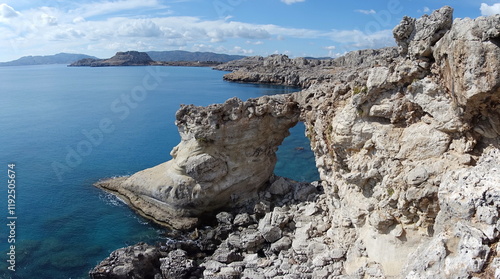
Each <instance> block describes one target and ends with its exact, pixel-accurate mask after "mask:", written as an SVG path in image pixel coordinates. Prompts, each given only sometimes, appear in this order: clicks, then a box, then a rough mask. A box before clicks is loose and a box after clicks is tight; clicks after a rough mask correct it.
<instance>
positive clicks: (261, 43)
mask: <svg viewBox="0 0 500 279" xmlns="http://www.w3.org/2000/svg"><path fill="white" fill-rule="evenodd" d="M245 43H246V44H248V45H263V44H264V42H263V41H256V42H254V41H246V42H245Z"/></svg>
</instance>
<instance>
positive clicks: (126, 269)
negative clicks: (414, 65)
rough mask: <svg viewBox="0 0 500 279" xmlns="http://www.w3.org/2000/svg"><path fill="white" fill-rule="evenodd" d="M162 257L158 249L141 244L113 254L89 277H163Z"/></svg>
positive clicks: (100, 278) (124, 278)
mask: <svg viewBox="0 0 500 279" xmlns="http://www.w3.org/2000/svg"><path fill="white" fill-rule="evenodd" d="M160 257H161V253H160V251H159V249H158V248H156V247H154V246H150V245H148V244H145V243H139V244H137V245H134V246H129V247H125V248H121V249H118V250H116V251H114V252H112V253H111V255H109V257H108V258H106V259H105V260H103V261H102V262H101V263H100V264H99V265H97V266H96V267H94V268H93V269H92V270H91V271H90V273H89V275H90V278H93V279H105V278H106V279H127V278H138V279H140V278H144V279H146V278H154V277H155V275H161V271H160Z"/></svg>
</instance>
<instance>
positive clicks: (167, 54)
mask: <svg viewBox="0 0 500 279" xmlns="http://www.w3.org/2000/svg"><path fill="white" fill-rule="evenodd" d="M147 54H149V57H151V59H153V60H154V61H165V62H171V61H193V62H194V61H201V62H206V61H213V62H223V63H225V62H229V61H233V60H238V59H242V58H245V56H242V55H228V54H218V53H213V52H189V51H184V50H172V51H148V52H147Z"/></svg>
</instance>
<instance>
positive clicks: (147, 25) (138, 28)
mask: <svg viewBox="0 0 500 279" xmlns="http://www.w3.org/2000/svg"><path fill="white" fill-rule="evenodd" d="M117 32H118V34H119V35H120V36H123V37H159V36H161V35H162V34H163V33H162V31H161V30H160V27H158V25H157V24H155V23H154V22H152V21H151V20H149V19H137V20H133V21H126V22H124V23H123V24H121V25H120V26H119V27H118V30H117Z"/></svg>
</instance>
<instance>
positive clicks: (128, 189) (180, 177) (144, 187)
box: [98, 95, 300, 229]
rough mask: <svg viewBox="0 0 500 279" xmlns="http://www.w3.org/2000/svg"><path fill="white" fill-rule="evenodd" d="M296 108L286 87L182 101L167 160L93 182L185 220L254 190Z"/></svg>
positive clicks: (152, 211) (269, 170)
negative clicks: (253, 95) (196, 102)
mask: <svg viewBox="0 0 500 279" xmlns="http://www.w3.org/2000/svg"><path fill="white" fill-rule="evenodd" d="M299 114H300V110H299V108H298V107H297V104H296V103H295V102H294V101H293V99H292V96H286V95H280V96H265V97H261V98H259V99H251V100H248V101H246V102H242V101H241V100H239V99H237V98H233V99H229V100H228V101H226V102H225V103H224V104H217V105H211V106H208V107H196V106H193V105H189V106H182V107H181V109H179V111H178V112H177V114H176V119H177V120H176V125H177V126H178V127H179V133H180V135H181V143H180V144H179V145H177V146H176V147H175V148H174V149H173V150H172V152H171V155H172V158H173V159H172V160H171V161H168V162H166V163H163V164H161V165H158V166H156V167H153V168H150V169H147V170H144V171H141V172H138V173H136V174H134V175H132V176H130V177H126V178H116V179H111V180H105V181H102V182H99V183H98V186H99V187H102V188H104V189H107V190H110V191H112V192H115V193H118V194H119V195H121V196H122V197H124V199H125V200H126V201H127V202H128V203H129V204H130V205H131V206H132V207H133V208H136V209H137V210H139V212H140V213H141V214H143V215H144V216H146V217H147V218H150V219H153V220H154V221H156V222H158V223H160V224H167V225H170V226H173V227H174V228H176V229H187V228H191V227H193V226H194V225H195V224H196V223H197V217H198V216H200V215H202V214H203V213H207V212H210V211H213V210H215V209H217V208H220V207H225V206H229V205H231V206H238V205H240V204H242V203H246V202H247V201H248V200H250V199H252V197H254V196H255V193H256V191H257V190H259V189H260V188H261V187H262V186H263V185H264V184H265V183H266V182H267V181H268V180H269V177H271V175H272V174H273V170H274V165H275V164H276V154H275V152H276V150H277V149H278V146H279V145H280V144H281V142H282V141H283V139H284V138H285V137H287V136H288V135H289V132H288V129H289V128H291V127H293V126H294V125H295V124H296V123H297V121H298V119H299Z"/></svg>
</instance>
